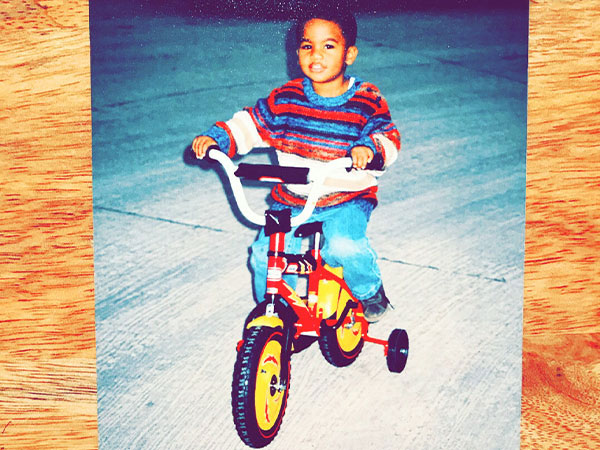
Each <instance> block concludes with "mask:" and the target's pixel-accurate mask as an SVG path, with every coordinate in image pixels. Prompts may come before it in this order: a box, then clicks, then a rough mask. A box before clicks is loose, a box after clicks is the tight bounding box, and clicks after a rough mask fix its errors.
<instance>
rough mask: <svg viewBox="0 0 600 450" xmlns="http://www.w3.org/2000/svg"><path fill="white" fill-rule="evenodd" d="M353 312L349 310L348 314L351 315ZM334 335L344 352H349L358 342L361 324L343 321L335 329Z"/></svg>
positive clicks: (360, 336) (360, 335)
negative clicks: (343, 322)
mask: <svg viewBox="0 0 600 450" xmlns="http://www.w3.org/2000/svg"><path fill="white" fill-rule="evenodd" d="M338 313H339V311H338ZM353 314H354V313H353V312H350V314H348V316H349V317H353ZM336 335H337V341H338V345H339V346H340V348H341V349H342V350H343V351H345V352H351V351H352V350H354V349H355V348H356V346H357V345H358V344H359V343H360V339H361V338H362V325H361V323H360V322H354V323H352V322H349V323H345V324H343V325H342V326H341V327H339V328H338V329H337V330H336Z"/></svg>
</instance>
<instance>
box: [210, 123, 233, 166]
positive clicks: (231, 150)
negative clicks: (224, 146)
mask: <svg viewBox="0 0 600 450" xmlns="http://www.w3.org/2000/svg"><path fill="white" fill-rule="evenodd" d="M215 125H216V126H218V127H220V128H223V129H224V130H225V132H226V133H227V136H229V152H228V153H227V156H229V157H230V158H233V156H234V155H235V154H236V152H237V147H236V144H235V139H234V138H233V134H231V130H230V129H229V127H228V126H227V124H226V123H225V122H217V123H216V124H215Z"/></svg>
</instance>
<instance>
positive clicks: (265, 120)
mask: <svg viewBox="0 0 600 450" xmlns="http://www.w3.org/2000/svg"><path fill="white" fill-rule="evenodd" d="M205 135H207V136H210V137H212V138H213V139H214V140H215V141H216V142H217V143H218V144H219V147H220V148H221V150H222V151H224V152H226V153H228V154H229V156H230V157H231V156H233V155H235V154H241V155H243V154H246V153H248V152H249V151H250V150H251V149H252V148H254V147H264V146H271V147H274V148H275V149H276V150H277V157H278V160H279V163H280V164H282V165H288V166H301V167H309V168H312V167H318V166H319V165H322V164H323V163H325V162H327V161H331V160H333V159H337V158H341V157H345V156H350V151H351V149H352V148H353V147H356V146H359V145H364V146H367V147H369V148H371V149H372V150H373V152H374V153H381V154H382V155H383V157H384V161H385V167H387V166H389V165H390V164H391V163H392V162H394V161H395V160H396V157H397V154H398V151H399V150H400V133H399V132H398V130H397V129H396V127H395V125H394V124H393V122H392V120H391V116H390V112H389V109H388V106H387V103H386V101H385V99H384V98H383V97H382V96H381V94H380V92H379V90H378V89H377V87H376V86H374V85H373V84H371V83H367V82H363V81H361V80H358V79H354V78H352V79H350V83H349V88H348V90H347V91H346V92H345V93H344V94H342V95H340V96H339V97H321V96H320V95H318V94H317V93H316V92H315V91H314V90H313V88H312V84H311V82H310V80H309V79H307V78H304V79H301V78H299V79H296V80H292V81H289V82H288V83H286V84H285V85H283V86H282V87H280V88H277V89H275V90H274V91H273V92H271V94H270V95H269V96H268V97H267V98H263V99H260V100H258V102H257V103H256V105H255V106H254V107H253V108H244V109H243V110H242V111H240V112H238V113H236V114H235V115H234V116H233V118H231V119H230V120H229V121H227V122H217V123H216V124H215V125H214V126H213V127H211V128H210V129H209V130H208V132H206V133H205ZM381 174H382V172H375V171H365V170H360V171H358V170H353V171H351V172H347V171H346V170H340V171H339V172H338V173H335V174H332V175H331V176H330V177H329V178H328V179H327V181H326V183H325V186H324V187H323V190H322V192H321V195H320V198H319V201H318V203H317V206H319V207H323V206H331V205H335V204H339V203H342V202H346V201H348V200H351V199H353V198H357V197H362V198H366V199H369V200H371V201H373V202H374V203H376V202H377V197H376V192H377V177H378V176H379V175H381ZM308 189H309V188H308V187H307V186H305V185H293V184H286V185H283V184H278V185H276V186H275V187H274V188H273V190H272V192H271V195H272V197H273V198H274V200H276V201H278V202H280V203H283V204H286V205H292V206H301V205H303V204H304V202H305V200H306V195H307V193H308Z"/></svg>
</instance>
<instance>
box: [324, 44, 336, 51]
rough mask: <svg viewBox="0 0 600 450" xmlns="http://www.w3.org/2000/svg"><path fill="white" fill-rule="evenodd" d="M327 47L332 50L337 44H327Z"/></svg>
mask: <svg viewBox="0 0 600 450" xmlns="http://www.w3.org/2000/svg"><path fill="white" fill-rule="evenodd" d="M325 48H326V49H327V50H331V49H333V48H335V45H333V44H325Z"/></svg>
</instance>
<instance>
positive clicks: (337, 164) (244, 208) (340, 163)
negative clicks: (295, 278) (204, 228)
mask: <svg viewBox="0 0 600 450" xmlns="http://www.w3.org/2000/svg"><path fill="white" fill-rule="evenodd" d="M207 156H208V158H210V159H214V160H216V161H218V162H219V163H220V164H221V165H222V166H223V168H224V169H225V173H226V174H227V177H228V178H229V183H230V184H231V189H232V191H233V196H234V197H235V201H236V202H237V204H238V207H239V208H240V212H241V213H242V214H243V215H244V217H245V218H246V219H248V220H249V221H250V222H252V223H255V224H256V225H260V226H264V225H265V216H264V215H261V214H257V213H256V212H254V211H253V210H252V209H251V208H250V206H249V205H248V201H247V200H246V195H245V193H244V188H243V186H242V182H241V180H240V179H239V178H238V177H237V176H236V175H235V171H236V170H237V166H236V165H235V164H234V163H233V161H231V159H230V158H229V157H228V156H227V155H226V154H225V153H223V152H221V151H219V150H215V149H209V150H208V152H207ZM350 167H352V158H340V159H336V160H333V161H330V162H328V163H326V164H325V165H324V166H323V167H322V168H320V169H318V170H317V169H311V171H310V172H309V180H310V182H311V189H310V192H309V194H308V198H307V199H306V204H305V205H304V208H303V209H302V211H301V212H300V214H298V215H297V216H294V217H292V221H291V225H292V227H296V226H298V225H301V224H303V223H304V222H306V221H307V220H308V219H309V218H310V216H311V215H312V213H313V211H314V209H315V205H316V204H317V200H318V199H319V195H320V194H319V191H320V189H321V187H322V186H323V183H324V182H325V179H326V178H327V175H328V174H330V173H331V172H332V171H334V170H336V169H347V168H350Z"/></svg>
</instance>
